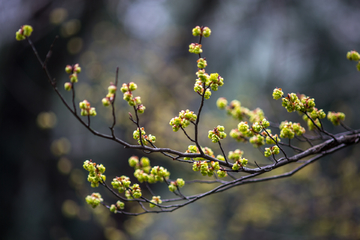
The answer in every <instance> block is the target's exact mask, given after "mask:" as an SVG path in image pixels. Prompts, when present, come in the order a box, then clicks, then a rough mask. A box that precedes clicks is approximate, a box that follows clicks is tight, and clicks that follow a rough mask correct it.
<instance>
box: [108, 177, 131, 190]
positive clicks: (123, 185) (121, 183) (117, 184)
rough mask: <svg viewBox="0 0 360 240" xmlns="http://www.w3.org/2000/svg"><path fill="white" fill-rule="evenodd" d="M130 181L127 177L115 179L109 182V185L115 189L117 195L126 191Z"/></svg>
mask: <svg viewBox="0 0 360 240" xmlns="http://www.w3.org/2000/svg"><path fill="white" fill-rule="evenodd" d="M130 184H131V181H130V178H129V177H127V176H124V175H123V176H121V177H115V178H114V179H113V180H112V181H111V185H112V186H113V188H115V189H117V190H118V191H119V193H122V192H124V191H125V190H126V189H128V188H129V187H130Z"/></svg>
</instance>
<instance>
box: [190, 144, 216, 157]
mask: <svg viewBox="0 0 360 240" xmlns="http://www.w3.org/2000/svg"><path fill="white" fill-rule="evenodd" d="M201 150H202V151H203V152H204V153H205V154H206V155H208V156H211V157H215V156H214V152H213V150H212V149H211V148H209V147H202V148H201ZM185 153H200V151H199V149H198V148H197V146H196V145H189V146H188V149H187V150H186V151H185ZM184 160H190V158H189V157H184ZM194 160H195V161H197V160H204V158H201V157H197V158H194Z"/></svg>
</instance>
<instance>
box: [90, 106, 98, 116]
mask: <svg viewBox="0 0 360 240" xmlns="http://www.w3.org/2000/svg"><path fill="white" fill-rule="evenodd" d="M96 114H97V113H96V110H95V108H94V107H92V108H90V110H89V115H90V116H92V117H95V116H96Z"/></svg>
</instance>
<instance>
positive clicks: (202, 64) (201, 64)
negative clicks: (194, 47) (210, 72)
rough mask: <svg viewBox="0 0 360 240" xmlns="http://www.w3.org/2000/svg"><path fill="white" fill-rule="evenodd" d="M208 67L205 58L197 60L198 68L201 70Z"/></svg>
mask: <svg viewBox="0 0 360 240" xmlns="http://www.w3.org/2000/svg"><path fill="white" fill-rule="evenodd" d="M206 66H207V62H206V60H205V59H204V58H199V59H198V60H197V67H198V68H200V69H203V68H206Z"/></svg>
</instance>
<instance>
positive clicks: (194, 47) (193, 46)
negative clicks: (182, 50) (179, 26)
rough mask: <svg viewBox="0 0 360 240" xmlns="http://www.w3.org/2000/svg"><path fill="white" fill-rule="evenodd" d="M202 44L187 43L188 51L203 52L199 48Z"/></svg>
mask: <svg viewBox="0 0 360 240" xmlns="http://www.w3.org/2000/svg"><path fill="white" fill-rule="evenodd" d="M201 47H202V45H201V44H199V43H191V44H190V45H189V52H190V53H195V54H200V53H202V52H203V50H202V49H201Z"/></svg>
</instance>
